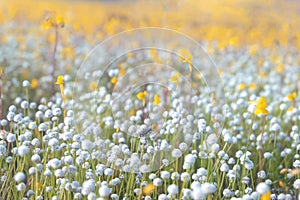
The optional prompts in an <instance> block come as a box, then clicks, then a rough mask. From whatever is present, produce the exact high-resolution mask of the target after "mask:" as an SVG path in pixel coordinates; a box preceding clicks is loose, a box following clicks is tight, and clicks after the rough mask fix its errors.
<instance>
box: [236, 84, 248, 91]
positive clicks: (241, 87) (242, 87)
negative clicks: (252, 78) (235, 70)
mask: <svg viewBox="0 0 300 200" xmlns="http://www.w3.org/2000/svg"><path fill="white" fill-rule="evenodd" d="M246 87H247V85H246V83H241V84H239V88H238V89H239V90H243V89H245V88H246Z"/></svg>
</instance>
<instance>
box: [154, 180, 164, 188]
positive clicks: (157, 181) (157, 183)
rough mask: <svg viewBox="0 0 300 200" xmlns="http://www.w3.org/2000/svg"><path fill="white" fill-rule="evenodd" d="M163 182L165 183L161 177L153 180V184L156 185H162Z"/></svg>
mask: <svg viewBox="0 0 300 200" xmlns="http://www.w3.org/2000/svg"><path fill="white" fill-rule="evenodd" d="M162 183H163V181H162V180H161V179H160V178H155V179H154V180H153V185H155V186H156V187H159V186H161V185H162Z"/></svg>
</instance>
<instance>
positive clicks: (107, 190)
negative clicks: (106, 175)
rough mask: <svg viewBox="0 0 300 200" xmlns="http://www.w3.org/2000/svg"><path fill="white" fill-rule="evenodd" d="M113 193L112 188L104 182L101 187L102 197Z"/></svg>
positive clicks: (100, 193)
mask: <svg viewBox="0 0 300 200" xmlns="http://www.w3.org/2000/svg"><path fill="white" fill-rule="evenodd" d="M110 193H111V189H110V188H109V187H107V185H105V184H103V185H101V186H100V188H99V195H100V197H108V196H109V195H110Z"/></svg>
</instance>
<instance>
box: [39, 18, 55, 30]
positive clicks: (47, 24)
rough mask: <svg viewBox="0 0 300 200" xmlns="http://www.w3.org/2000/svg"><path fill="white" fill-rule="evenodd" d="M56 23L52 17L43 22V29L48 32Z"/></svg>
mask: <svg viewBox="0 0 300 200" xmlns="http://www.w3.org/2000/svg"><path fill="white" fill-rule="evenodd" d="M53 24H54V22H53V19H52V18H51V17H50V18H48V19H46V20H44V21H43V23H42V27H43V28H44V29H46V30H48V29H50V28H51V27H52V26H53Z"/></svg>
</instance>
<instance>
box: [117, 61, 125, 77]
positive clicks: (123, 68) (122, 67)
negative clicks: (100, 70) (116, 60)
mask: <svg viewBox="0 0 300 200" xmlns="http://www.w3.org/2000/svg"><path fill="white" fill-rule="evenodd" d="M125 73H126V70H125V67H124V65H123V64H122V63H121V64H120V65H119V74H120V76H124V74H125Z"/></svg>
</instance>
